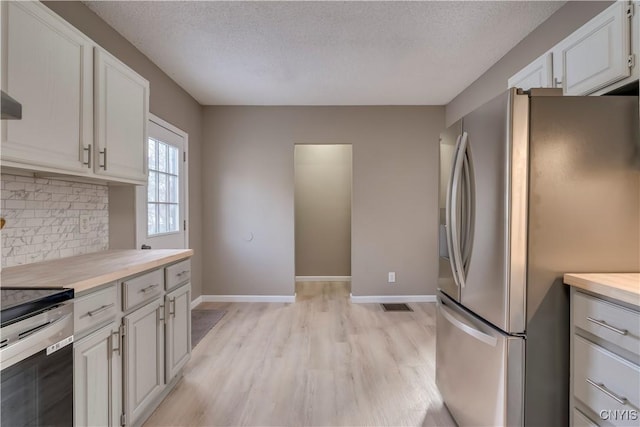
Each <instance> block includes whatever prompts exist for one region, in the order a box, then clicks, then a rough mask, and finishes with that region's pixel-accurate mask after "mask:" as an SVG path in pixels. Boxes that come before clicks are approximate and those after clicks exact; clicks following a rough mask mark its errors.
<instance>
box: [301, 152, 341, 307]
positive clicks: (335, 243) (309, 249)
mask: <svg viewBox="0 0 640 427" xmlns="http://www.w3.org/2000/svg"><path fill="white" fill-rule="evenodd" d="M352 157H353V156H352V146H351V145H350V144H298V145H295V152H294V163H295V173H294V176H295V195H294V199H295V203H294V205H295V274H296V292H298V291H300V290H301V291H303V293H306V292H307V291H308V290H309V288H308V285H305V284H311V283H313V284H318V283H324V284H325V285H326V286H334V287H335V286H339V285H338V283H342V285H341V286H345V287H349V288H350V281H351V198H352V194H351V193H352ZM329 283H331V284H332V285H329ZM301 287H303V288H305V289H300V288H301ZM347 295H348V293H347Z"/></svg>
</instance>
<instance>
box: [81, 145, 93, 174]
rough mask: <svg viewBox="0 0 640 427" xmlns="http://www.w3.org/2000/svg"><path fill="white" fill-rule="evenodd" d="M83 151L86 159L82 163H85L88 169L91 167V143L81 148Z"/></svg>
mask: <svg viewBox="0 0 640 427" xmlns="http://www.w3.org/2000/svg"><path fill="white" fill-rule="evenodd" d="M83 151H86V152H87V161H86V162H82V164H83V165H87V167H88V168H89V169H91V144H89V146H88V147H85V148H83Z"/></svg>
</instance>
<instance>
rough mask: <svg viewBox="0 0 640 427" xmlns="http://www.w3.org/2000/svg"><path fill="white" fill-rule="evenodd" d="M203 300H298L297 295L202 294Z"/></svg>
mask: <svg viewBox="0 0 640 427" xmlns="http://www.w3.org/2000/svg"><path fill="white" fill-rule="evenodd" d="M199 298H202V302H296V296H295V295H202V296H201V297H199Z"/></svg>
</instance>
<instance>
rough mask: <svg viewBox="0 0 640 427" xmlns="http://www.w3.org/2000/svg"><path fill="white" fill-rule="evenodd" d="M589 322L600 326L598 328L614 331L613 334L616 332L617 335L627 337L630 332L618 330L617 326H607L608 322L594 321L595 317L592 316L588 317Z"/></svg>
mask: <svg viewBox="0 0 640 427" xmlns="http://www.w3.org/2000/svg"><path fill="white" fill-rule="evenodd" d="M587 320H588V321H589V322H591V323H595V324H596V325H598V326H602V327H603V328H607V329H609V330H610V331H613V332H615V333H617V334H620V335H627V333H628V332H629V331H627V330H626V329H618V328H616V327H615V326H611V325H609V324H607V322H605V321H604V320H598V319H594V318H593V317H591V316H588V317H587Z"/></svg>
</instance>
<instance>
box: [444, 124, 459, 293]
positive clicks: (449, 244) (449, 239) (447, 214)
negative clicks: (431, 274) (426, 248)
mask: <svg viewBox="0 0 640 427" xmlns="http://www.w3.org/2000/svg"><path fill="white" fill-rule="evenodd" d="M461 138H462V135H458V139H457V140H456V147H455V150H454V153H455V155H454V157H453V165H452V167H451V176H450V178H449V185H448V186H447V200H446V205H445V234H446V236H447V251H448V253H449V257H448V258H449V264H450V265H451V273H452V274H453V280H454V282H455V284H456V286H458V287H460V281H459V279H458V273H457V268H456V263H455V257H454V256H453V253H454V252H453V251H454V249H453V239H452V235H451V229H452V221H451V218H452V216H451V215H452V211H453V209H452V206H451V203H452V192H453V181H454V176H455V171H456V164H457V162H458V150H459V148H460V139H461Z"/></svg>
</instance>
